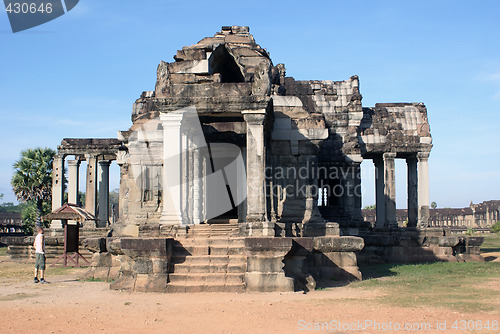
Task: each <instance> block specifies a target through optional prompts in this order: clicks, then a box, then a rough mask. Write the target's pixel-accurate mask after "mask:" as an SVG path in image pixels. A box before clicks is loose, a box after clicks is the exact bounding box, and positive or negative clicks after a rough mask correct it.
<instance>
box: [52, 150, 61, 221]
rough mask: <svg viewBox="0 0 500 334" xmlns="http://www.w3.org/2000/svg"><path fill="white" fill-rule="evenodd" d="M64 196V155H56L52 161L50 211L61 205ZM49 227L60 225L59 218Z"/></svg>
mask: <svg viewBox="0 0 500 334" xmlns="http://www.w3.org/2000/svg"><path fill="white" fill-rule="evenodd" d="M63 196H64V156H61V155H56V156H55V157H54V161H53V163H52V211H54V210H57V209H59V208H60V207H61V206H62V205H63V198H64V197H63ZM50 227H54V228H59V227H62V222H61V221H60V220H53V221H52V222H51V224H50Z"/></svg>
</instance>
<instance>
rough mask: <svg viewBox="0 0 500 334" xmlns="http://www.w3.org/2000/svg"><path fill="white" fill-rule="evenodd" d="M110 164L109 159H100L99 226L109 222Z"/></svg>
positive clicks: (104, 225)
mask: <svg viewBox="0 0 500 334" xmlns="http://www.w3.org/2000/svg"><path fill="white" fill-rule="evenodd" d="M109 164H110V161H108V160H101V161H99V213H98V217H97V218H98V221H97V227H106V226H108V224H109Z"/></svg>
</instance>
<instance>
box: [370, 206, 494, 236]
mask: <svg viewBox="0 0 500 334" xmlns="http://www.w3.org/2000/svg"><path fill="white" fill-rule="evenodd" d="M362 211H363V218H364V220H365V221H366V222H370V223H371V224H373V222H375V220H376V210H362ZM429 212H430V214H429V227H449V228H453V229H457V230H463V229H469V228H470V229H483V230H485V231H489V228H490V227H491V226H492V225H493V224H495V223H496V222H498V221H500V201H498V200H492V201H485V202H482V203H479V204H473V203H472V202H471V203H470V205H469V206H468V207H465V208H441V209H437V208H436V209H431V210H430V211H429ZM396 217H397V218H396V219H397V221H398V226H400V227H404V226H406V224H407V223H408V220H407V217H408V211H407V210H405V209H397V210H396Z"/></svg>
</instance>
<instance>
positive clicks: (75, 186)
mask: <svg viewBox="0 0 500 334" xmlns="http://www.w3.org/2000/svg"><path fill="white" fill-rule="evenodd" d="M79 169H80V160H78V159H76V160H68V203H70V204H76V205H78V193H79V191H80V187H79V183H80V170H79Z"/></svg>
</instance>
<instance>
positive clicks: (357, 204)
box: [348, 156, 363, 221]
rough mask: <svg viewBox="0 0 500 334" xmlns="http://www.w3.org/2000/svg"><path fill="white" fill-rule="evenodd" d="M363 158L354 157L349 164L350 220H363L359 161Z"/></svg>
mask: <svg viewBox="0 0 500 334" xmlns="http://www.w3.org/2000/svg"><path fill="white" fill-rule="evenodd" d="M362 161H363V158H362V157H361V156H359V157H356V160H355V161H353V162H352V163H351V164H350V165H349V168H350V170H349V174H348V175H349V178H350V181H349V183H350V184H351V185H352V189H350V192H351V194H350V196H352V200H351V201H352V211H351V220H355V221H361V220H363V214H362V212H361V162H362Z"/></svg>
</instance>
